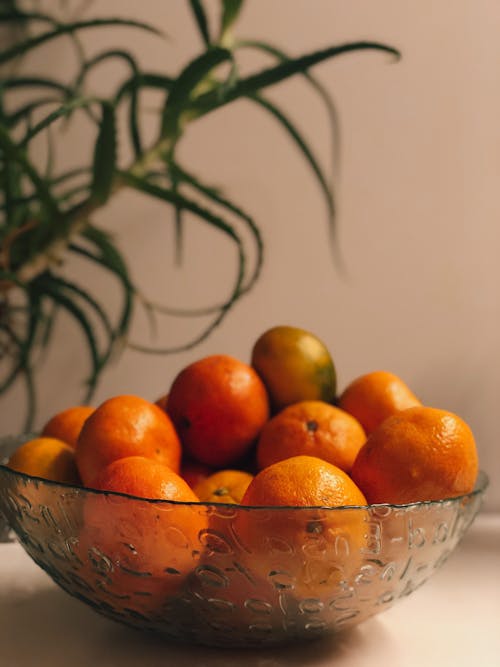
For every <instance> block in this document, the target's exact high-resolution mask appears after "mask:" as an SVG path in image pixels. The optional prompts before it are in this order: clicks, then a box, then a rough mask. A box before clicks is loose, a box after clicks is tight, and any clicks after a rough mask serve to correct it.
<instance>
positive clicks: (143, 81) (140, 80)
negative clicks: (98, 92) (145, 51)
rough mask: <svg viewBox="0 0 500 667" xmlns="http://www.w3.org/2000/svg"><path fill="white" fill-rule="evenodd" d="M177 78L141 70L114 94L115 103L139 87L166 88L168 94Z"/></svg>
mask: <svg viewBox="0 0 500 667" xmlns="http://www.w3.org/2000/svg"><path fill="white" fill-rule="evenodd" d="M174 82H175V79H173V78H172V77H169V76H165V75H164V74H154V73H152V72H141V73H139V74H137V75H136V76H133V77H132V78H131V79H128V80H127V81H125V83H123V84H122V85H121V86H120V88H119V89H118V91H117V93H116V95H115V96H114V103H115V105H117V104H119V103H120V102H121V101H122V99H123V98H124V97H125V96H126V95H127V94H130V93H132V91H134V90H135V89H138V88H153V89H156V90H164V91H165V92H166V93H167V94H168V93H169V92H170V90H171V89H172V86H173V84H174Z"/></svg>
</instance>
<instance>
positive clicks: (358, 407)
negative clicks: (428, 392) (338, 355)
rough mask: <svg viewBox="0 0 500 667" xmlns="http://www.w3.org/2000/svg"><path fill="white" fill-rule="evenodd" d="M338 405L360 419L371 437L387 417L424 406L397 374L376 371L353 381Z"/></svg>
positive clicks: (341, 396)
mask: <svg viewBox="0 0 500 667" xmlns="http://www.w3.org/2000/svg"><path fill="white" fill-rule="evenodd" d="M338 405H339V407H340V408H342V410H345V411H346V412H349V413H350V414H351V415H353V416H354V417H356V419H357V420H358V421H359V422H360V424H361V425H362V426H363V428H364V429H365V431H366V434H367V435H369V434H370V433H371V432H372V431H373V430H374V429H375V428H377V426H378V425H379V424H381V423H382V422H383V421H384V419H387V417H390V416H391V415H393V414H395V413H396V412H400V411H401V410H406V409H407V408H411V407H413V406H415V405H422V404H421V402H420V401H419V399H418V398H417V397H416V396H415V395H414V394H413V392H412V391H411V389H410V388H409V387H408V386H407V385H406V384H405V383H404V382H403V380H402V379H401V378H399V377H398V376H397V375H394V374H393V373H389V372H387V371H373V372H372V373H367V374H366V375H362V376H361V377H358V378H356V379H355V380H353V382H351V383H350V384H349V385H348V386H347V387H346V389H345V390H344V391H343V392H342V394H341V395H340V398H339V401H338Z"/></svg>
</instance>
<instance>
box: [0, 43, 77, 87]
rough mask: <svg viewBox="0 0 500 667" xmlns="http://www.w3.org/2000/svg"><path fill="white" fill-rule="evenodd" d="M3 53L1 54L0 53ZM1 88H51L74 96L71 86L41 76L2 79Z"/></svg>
mask: <svg viewBox="0 0 500 667" xmlns="http://www.w3.org/2000/svg"><path fill="white" fill-rule="evenodd" d="M0 53H1V52H0ZM0 87H1V88H4V89H5V90H10V89H17V88H29V89H30V90H32V89H33V88H49V89H50V90H56V91H58V92H60V93H63V95H65V96H66V97H71V96H72V93H73V91H72V89H71V88H70V87H69V86H66V85H64V84H63V83H60V82H59V81H56V80H55V79H47V78H45V77H40V76H15V77H9V78H0Z"/></svg>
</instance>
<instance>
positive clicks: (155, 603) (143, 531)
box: [79, 456, 207, 613]
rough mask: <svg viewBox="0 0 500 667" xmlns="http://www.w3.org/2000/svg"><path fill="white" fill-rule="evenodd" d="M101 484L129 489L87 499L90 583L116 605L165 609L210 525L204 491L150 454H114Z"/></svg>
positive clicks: (85, 546)
mask: <svg viewBox="0 0 500 667" xmlns="http://www.w3.org/2000/svg"><path fill="white" fill-rule="evenodd" d="M94 486H95V487H96V489H99V490H100V491H113V492H118V493H120V494H127V495H123V496H121V495H115V494H109V493H94V492H92V491H90V492H89V493H88V494H87V496H86V498H85V504H84V508H83V529H82V532H81V534H80V540H79V542H80V557H81V558H83V559H84V561H85V562H86V563H87V568H86V579H87V581H88V583H89V584H90V585H92V587H93V588H95V587H96V586H97V587H98V590H99V591H100V594H102V595H103V596H104V597H106V596H109V600H110V603H111V604H112V605H113V606H115V607H117V606H118V607H119V606H120V604H121V605H122V606H123V607H124V608H126V609H134V610H137V611H139V612H141V613H151V612H152V611H155V610H159V609H160V608H161V605H162V604H163V603H164V602H165V600H166V599H167V598H168V596H170V595H172V593H175V592H176V591H177V590H179V589H180V588H181V587H182V585H183V583H184V581H185V579H186V577H188V575H189V574H190V573H191V572H192V570H193V569H194V568H195V566H196V560H195V554H196V553H197V549H199V548H200V544H199V534H200V531H203V530H204V529H206V526H207V520H206V518H205V516H204V515H203V513H202V512H200V511H199V504H198V502H197V501H198V498H197V496H196V495H195V494H194V492H193V491H192V490H191V489H190V488H189V486H188V485H187V484H186V482H185V481H184V480H183V479H182V478H181V477H179V475H177V474H176V473H175V472H174V471H173V470H172V469H171V468H169V467H168V466H165V465H163V464H161V463H159V462H158V461H155V460H153V459H150V458H145V457H142V456H131V457H126V458H122V459H118V460H115V461H113V462H112V463H110V464H109V465H108V466H106V467H105V468H103V469H101V471H100V472H99V473H98V475H97V476H96V478H95V480H94ZM132 496H134V497H132ZM143 498H144V499H143ZM150 499H157V500H150ZM158 500H164V501H165V500H166V501H176V502H174V503H170V502H166V503H164V502H158Z"/></svg>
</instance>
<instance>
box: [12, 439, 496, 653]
mask: <svg viewBox="0 0 500 667" xmlns="http://www.w3.org/2000/svg"><path fill="white" fill-rule="evenodd" d="M26 439H27V438H26V437H24V438H9V439H4V440H3V441H2V442H1V443H0V463H1V462H2V461H4V462H5V460H6V458H7V457H8V456H9V454H10V453H11V452H12V451H13V450H14V449H15V447H17V446H18V445H19V444H20V443H21V442H23V441H25V440H26ZM487 485H488V479H487V477H486V475H485V474H484V473H480V475H479V477H478V482H477V485H476V488H475V490H474V491H473V492H472V493H470V494H468V495H465V496H461V497H458V498H452V499H446V500H440V501H435V502H420V503H412V504H408V505H399V506H398V505H388V504H380V505H370V506H367V507H345V508H325V507H317V508H304V507H274V508H266V507H242V506H235V505H223V504H208V503H179V502H170V501H160V500H144V499H138V498H133V497H131V496H125V495H122V494H117V493H111V492H98V491H92V490H90V489H84V488H81V487H77V486H70V485H66V484H57V483H54V482H49V481H45V480H42V479H39V478H34V477H30V476H28V475H25V474H22V473H18V472H14V471H12V470H10V469H9V468H7V467H6V466H5V465H0V514H2V513H3V515H4V517H5V519H6V521H7V523H8V525H9V526H10V527H11V528H12V530H13V531H14V532H15V535H16V536H17V538H18V540H19V542H20V543H21V544H22V545H23V547H24V549H25V550H26V552H27V553H28V554H29V555H30V556H31V558H32V559H33V560H34V561H35V563H37V564H38V565H39V566H40V567H42V568H43V569H44V570H45V571H46V572H47V573H48V574H49V575H50V577H51V578H52V579H53V580H54V581H55V582H56V583H57V584H58V585H59V586H60V587H61V588H63V589H64V590H65V591H67V592H68V593H70V594H71V595H73V596H74V597H76V598H78V599H79V600H81V601H82V602H84V603H86V604H88V605H90V606H91V607H92V608H93V609H95V610H96V611H97V612H99V613H101V614H103V615H104V616H106V617H108V618H111V619H114V620H116V621H119V622H121V623H125V624H127V625H130V626H133V627H134V628H138V629H144V630H147V631H154V632H157V633H160V634H162V635H164V636H166V637H168V638H170V639H172V640H176V641H183V642H189V643H195V644H206V645H212V646H264V645H271V644H280V643H288V642H292V641H297V640H305V639H312V638H317V637H321V636H322V635H325V634H328V633H333V632H337V631H340V630H342V629H344V628H348V627H350V626H353V625H356V624H358V623H360V622H362V621H364V620H365V619H367V618H369V617H370V616H373V615H374V614H378V613H379V612H382V611H384V610H385V609H388V608H389V607H391V606H392V605H394V604H395V603H396V602H397V601H398V600H399V599H401V598H404V597H406V596H408V595H410V593H412V592H413V591H415V590H416V589H417V588H418V587H419V586H421V585H422V584H423V583H424V582H425V581H426V580H427V579H428V578H429V577H430V576H432V574H433V573H434V572H436V570H438V569H439V568H440V567H441V566H442V565H443V563H444V562H445V561H446V559H447V558H448V557H449V555H450V554H451V553H452V552H453V550H454V549H455V548H456V546H457V544H458V543H459V541H460V539H461V538H462V536H463V535H464V533H465V532H466V530H467V528H468V527H469V525H470V524H471V522H472V521H473V519H474V517H475V516H476V514H477V512H478V511H479V508H480V506H481V502H482V498H483V495H484V492H485V490H486V487H487ZM0 532H1V529H0Z"/></svg>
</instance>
